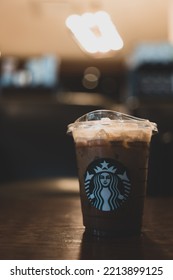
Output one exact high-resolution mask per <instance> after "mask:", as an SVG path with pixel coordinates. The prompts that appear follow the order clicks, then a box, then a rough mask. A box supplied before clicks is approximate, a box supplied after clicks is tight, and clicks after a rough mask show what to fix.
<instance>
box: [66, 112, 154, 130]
mask: <svg viewBox="0 0 173 280" xmlns="http://www.w3.org/2000/svg"><path fill="white" fill-rule="evenodd" d="M95 125H97V126H98V125H99V126H105V125H106V126H111V127H112V126H118V127H119V128H120V127H121V129H123V128H124V129H125V128H127V127H128V129H129V128H130V127H132V129H133V128H134V127H135V128H136V129H144V130H145V129H150V130H151V131H152V133H153V134H155V133H157V132H158V129H157V124H156V123H153V122H150V121H149V120H147V119H141V118H136V117H134V116H131V115H127V114H124V113H120V112H116V111H111V110H96V111H92V112H89V113H87V114H85V115H83V116H81V117H80V118H78V119H77V120H76V121H75V122H74V123H72V124H69V125H68V129H67V133H68V134H71V133H72V132H73V130H74V129H78V128H83V129H87V128H91V127H93V126H95Z"/></svg>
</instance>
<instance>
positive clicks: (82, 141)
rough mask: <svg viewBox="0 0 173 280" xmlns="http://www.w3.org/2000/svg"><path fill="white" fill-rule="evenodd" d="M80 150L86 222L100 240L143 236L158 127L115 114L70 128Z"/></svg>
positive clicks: (101, 115) (100, 113)
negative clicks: (152, 142)
mask: <svg viewBox="0 0 173 280" xmlns="http://www.w3.org/2000/svg"><path fill="white" fill-rule="evenodd" d="M69 131H72V135H73V138H74V142H75V145H76V157H77V165H78V174H79V183H80V195H81V206H82V213H83V223H84V226H85V228H86V232H87V233H91V234H94V235H97V236H105V235H120V236H122V235H131V234H139V233H140V232H141V226H142V215H143V207H144V198H145V193H146V185H147V168H148V158H149V145H150V140H151V136H152V133H153V131H157V127H156V125H155V124H153V123H151V122H149V121H147V120H141V119H136V118H133V117H131V116H127V115H123V114H120V113H117V112H113V111H107V110H99V111H94V112H90V113H88V114H87V115H85V116H83V117H82V118H80V119H79V120H77V121H76V122H75V123H74V124H72V125H70V126H69Z"/></svg>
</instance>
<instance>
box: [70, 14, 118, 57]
mask: <svg viewBox="0 0 173 280" xmlns="http://www.w3.org/2000/svg"><path fill="white" fill-rule="evenodd" d="M66 26H67V27H68V28H69V29H70V30H71V32H72V33H73V35H74V37H75V39H76V40H77V42H78V43H79V45H80V46H81V47H82V48H83V49H84V50H85V51H86V52H88V53H90V54H97V53H100V54H105V53H108V52H110V51H117V50H119V49H121V48H122V47H123V41H122V38H121V37H120V35H119V33H118V31H117V29H116V27H115V25H114V24H113V22H112V20H111V17H110V16H109V14H107V13H106V12H104V11H98V12H96V13H84V14H82V15H77V14H76V15H75V14H74V15H71V16H69V17H68V18H67V20H66Z"/></svg>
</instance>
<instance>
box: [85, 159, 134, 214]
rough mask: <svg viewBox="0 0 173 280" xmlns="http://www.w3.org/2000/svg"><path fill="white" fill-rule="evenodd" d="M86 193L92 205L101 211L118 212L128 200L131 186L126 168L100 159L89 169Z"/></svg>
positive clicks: (86, 179)
mask: <svg viewBox="0 0 173 280" xmlns="http://www.w3.org/2000/svg"><path fill="white" fill-rule="evenodd" d="M84 180H85V191H86V195H87V197H88V199H89V201H90V203H91V204H92V205H93V206H94V207H96V208H97V209H99V210H101V211H112V210H116V209H118V208H119V207H121V205H122V204H123V203H124V202H125V201H126V200H127V198H128V196H129V193H130V189H131V184H130V179H129V176H128V171H127V170H126V168H125V167H124V166H123V165H122V164H121V163H120V162H118V161H115V160H112V159H98V160H95V161H93V162H92V163H91V164H90V165H89V166H88V168H87V170H86V172H85V175H84Z"/></svg>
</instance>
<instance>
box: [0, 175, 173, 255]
mask: <svg viewBox="0 0 173 280" xmlns="http://www.w3.org/2000/svg"><path fill="white" fill-rule="evenodd" d="M0 259H1V260H9V259H13V260H16V259H20V260H37V259H38V260H54V259H55V260H72V259H74V260H78V259H105V260H106V259H129V260H130V259H155V260H157V259H161V260H162V259H173V197H164V198H163V197H159V198H156V197H153V198H152V197H150V198H149V197H147V199H146V204H145V214H144V226H143V233H142V234H141V236H140V237H130V238H111V239H110V238H109V239H103V238H101V239H97V238H95V237H91V238H88V237H86V236H85V234H84V228H83V225H82V217H81V209H80V200H79V193H78V181H77V179H70V178H69V179H63V178H62V179H61V178H60V179H57V180H40V181H39V180H38V181H34V182H33V181H30V182H29V181H28V182H19V183H11V184H6V185H1V186H0Z"/></svg>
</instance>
